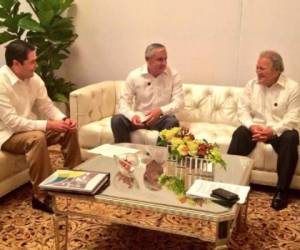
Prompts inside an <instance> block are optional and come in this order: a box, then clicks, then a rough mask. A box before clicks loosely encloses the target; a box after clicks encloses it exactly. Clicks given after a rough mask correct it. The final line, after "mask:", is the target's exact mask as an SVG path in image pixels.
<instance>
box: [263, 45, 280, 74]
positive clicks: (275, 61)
mask: <svg viewBox="0 0 300 250" xmlns="http://www.w3.org/2000/svg"><path fill="white" fill-rule="evenodd" d="M263 57H264V58H268V59H270V60H271V62H272V67H273V69H275V70H278V71H279V72H283V71H284V64H283V60H282V57H281V55H280V54H279V53H277V52H276V51H273V50H265V51H263V52H261V53H260V55H259V58H263Z"/></svg>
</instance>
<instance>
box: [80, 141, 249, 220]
mask: <svg viewBox="0 0 300 250" xmlns="http://www.w3.org/2000/svg"><path fill="white" fill-rule="evenodd" d="M118 145H119V146H125V147H131V148H136V149H138V150H139V151H138V152H137V153H136V154H137V157H138V164H137V165H136V167H135V170H134V171H133V172H131V173H128V172H124V171H122V168H120V166H119V165H118V159H115V158H109V157H104V156H95V157H93V158H91V159H89V160H88V161H86V162H84V163H82V164H81V165H79V166H78V167H77V168H78V169H83V170H89V171H102V172H110V178H111V183H110V186H109V187H107V188H106V189H105V190H104V191H103V192H102V193H100V194H97V195H96V196H95V199H96V200H99V201H104V202H105V201H106V202H109V203H115V204H121V205H122V204H123V205H128V206H133V207H143V208H151V209H157V210H158V211H168V212H174V213H180V214H187V215H194V216H196V217H197V216H198V215H202V216H203V215H205V216H209V215H212V216H214V214H220V213H232V212H234V210H235V209H236V206H233V207H232V208H227V207H224V206H221V205H219V204H216V203H214V202H212V201H211V200H210V199H191V198H184V199H182V197H181V198H179V197H177V196H176V194H175V193H174V192H173V191H171V190H169V189H167V188H166V187H164V186H163V187H161V186H160V185H159V184H157V183H151V180H150V181H149V178H148V177H149V169H150V168H149V165H148V167H147V163H149V162H150V161H151V160H152V159H153V158H154V159H155V160H156V161H157V162H158V163H159V166H161V169H159V171H162V172H163V173H164V174H166V175H168V176H177V177H179V178H182V179H184V182H185V189H186V190H187V189H188V188H189V187H190V186H191V185H192V184H193V182H194V181H195V180H196V179H198V178H201V176H198V175H194V174H190V172H188V171H186V169H184V168H177V167H175V166H174V164H172V163H170V162H168V161H167V158H168V152H167V149H166V148H165V147H159V146H152V145H139V144H128V143H126V144H118ZM223 159H224V160H225V162H226V163H227V166H226V169H224V168H223V167H221V166H218V165H217V166H216V167H215V171H214V178H213V180H214V181H218V182H224V183H230V184H239V185H247V184H248V181H249V178H250V173H251V168H252V160H251V159H249V158H247V157H241V156H233V155H226V154H225V155H223ZM150 171H152V170H150ZM152 174H153V173H152ZM155 174H156V173H154V175H155Z"/></svg>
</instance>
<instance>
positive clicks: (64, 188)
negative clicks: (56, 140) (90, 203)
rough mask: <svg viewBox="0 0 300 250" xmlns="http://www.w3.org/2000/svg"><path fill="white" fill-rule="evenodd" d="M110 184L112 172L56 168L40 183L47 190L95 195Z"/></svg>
mask: <svg viewBox="0 0 300 250" xmlns="http://www.w3.org/2000/svg"><path fill="white" fill-rule="evenodd" d="M109 184H110V173H103V172H97V171H82V170H63V169H59V170H56V171H55V172H54V173H53V174H51V175H50V176H49V177H47V178H46V179H45V180H44V181H43V182H41V183H40V185H39V187H40V188H41V189H42V190H46V191H57V192H70V193H79V194H90V195H95V194H96V193H98V192H100V191H101V190H104V189H105V188H106V187H107V186H108V185H109Z"/></svg>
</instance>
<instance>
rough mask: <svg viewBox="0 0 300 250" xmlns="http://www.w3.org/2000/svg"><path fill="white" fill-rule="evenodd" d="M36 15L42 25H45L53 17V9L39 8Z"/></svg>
mask: <svg viewBox="0 0 300 250" xmlns="http://www.w3.org/2000/svg"><path fill="white" fill-rule="evenodd" d="M37 16H38V18H39V20H40V22H41V25H42V26H47V25H49V23H50V22H51V21H52V19H53V17H54V11H53V10H39V11H38V12H37Z"/></svg>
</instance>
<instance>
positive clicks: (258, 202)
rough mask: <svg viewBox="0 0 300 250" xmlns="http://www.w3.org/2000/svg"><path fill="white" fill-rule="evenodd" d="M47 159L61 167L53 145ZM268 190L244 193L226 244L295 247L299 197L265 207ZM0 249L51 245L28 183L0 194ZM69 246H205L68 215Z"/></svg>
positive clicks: (247, 249)
mask: <svg viewBox="0 0 300 250" xmlns="http://www.w3.org/2000/svg"><path fill="white" fill-rule="evenodd" d="M51 161H52V164H53V166H54V167H55V168H59V167H60V166H62V159H61V155H60V154H59V153H58V152H57V150H56V149H55V148H54V149H52V150H51ZM271 198H272V192H271V191H270V189H268V188H262V187H253V188H252V191H251V193H250V198H249V208H248V220H247V228H246V230H245V231H243V232H238V231H237V230H234V231H233V233H232V238H231V240H230V242H229V245H228V247H229V249H243V250H252V249H253V250H261V249H268V250H275V249H289V250H299V249H300V199H299V192H293V193H292V194H291V197H290V202H289V205H288V207H287V208H286V209H283V210H281V211H274V210H273V209H272V208H270V200H271ZM0 233H1V234H0V249H1V250H2V249H3V250H6V249H34V250H36V249H37V250H39V249H43V250H44V249H45V250H46V249H54V231H53V224H52V216H51V215H48V214H46V213H43V212H40V211H37V210H33V209H32V208H31V186H30V184H25V185H23V186H21V187H20V188H18V189H16V190H14V191H13V192H11V193H9V194H8V195H6V196H4V197H2V198H1V199H0ZM69 249H116V250H117V249H118V250H119V249H124V250H125V249H146V250H151V249H155V250H160V249H178V250H179V249H187V250H191V249H206V245H205V244H204V243H202V242H200V241H198V240H197V239H194V238H190V237H183V236H178V235H173V234H167V233H161V232H155V231H151V230H144V229H139V228H135V227H130V226H122V225H116V224H109V223H103V222H101V221H97V220H94V219H82V218H79V217H72V219H71V220H70V229H69Z"/></svg>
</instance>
